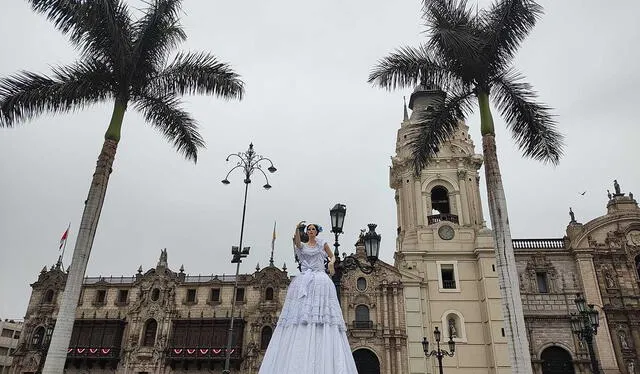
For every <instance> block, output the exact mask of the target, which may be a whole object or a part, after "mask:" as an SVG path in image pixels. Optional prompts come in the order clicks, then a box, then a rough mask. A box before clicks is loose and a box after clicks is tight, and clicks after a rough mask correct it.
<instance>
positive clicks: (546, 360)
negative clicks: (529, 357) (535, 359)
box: [540, 346, 575, 374]
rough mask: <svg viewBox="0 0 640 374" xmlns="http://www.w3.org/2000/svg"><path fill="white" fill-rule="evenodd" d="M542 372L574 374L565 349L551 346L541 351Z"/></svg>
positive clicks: (569, 356)
mask: <svg viewBox="0 0 640 374" xmlns="http://www.w3.org/2000/svg"><path fill="white" fill-rule="evenodd" d="M540 359H541V360H542V374H574V373H575V370H574V368H573V363H572V361H571V355H570V354H569V352H567V351H566V350H564V349H562V348H560V347H558V346H552V347H549V348H546V349H545V350H544V351H542V354H541V355H540Z"/></svg>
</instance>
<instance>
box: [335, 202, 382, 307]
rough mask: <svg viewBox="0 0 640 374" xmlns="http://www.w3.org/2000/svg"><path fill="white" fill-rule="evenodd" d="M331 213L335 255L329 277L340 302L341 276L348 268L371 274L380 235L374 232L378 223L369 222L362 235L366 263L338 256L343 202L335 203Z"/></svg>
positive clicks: (343, 208) (343, 215)
mask: <svg viewBox="0 0 640 374" xmlns="http://www.w3.org/2000/svg"><path fill="white" fill-rule="evenodd" d="M329 214H330V215H331V232H332V233H334V235H335V243H334V244H333V246H334V248H335V250H334V252H333V254H334V256H335V257H336V262H335V264H334V269H335V274H334V275H333V277H332V278H331V279H332V280H333V284H334V285H335V286H336V293H337V294H338V301H339V302H340V288H341V286H342V276H343V275H344V273H345V272H347V271H348V270H355V269H356V268H358V269H360V271H362V272H363V273H365V274H371V273H372V272H373V265H374V264H375V263H376V261H378V253H379V252H380V240H381V239H382V237H381V236H380V234H378V233H376V227H377V226H378V225H376V224H374V223H370V224H369V225H368V226H369V231H368V232H367V233H366V234H365V235H364V247H365V252H366V253H367V261H368V262H369V263H368V264H367V263H362V262H360V261H359V260H358V259H357V258H356V257H355V256H353V255H349V256H345V255H344V254H343V257H342V259H341V258H340V250H339V249H338V248H339V247H340V243H338V235H340V234H342V226H343V225H344V217H345V215H346V214H347V207H346V206H345V205H344V204H336V205H335V206H334V207H333V208H332V209H331V210H330V211H329Z"/></svg>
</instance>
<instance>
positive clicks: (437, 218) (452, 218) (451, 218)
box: [427, 213, 458, 225]
mask: <svg viewBox="0 0 640 374" xmlns="http://www.w3.org/2000/svg"><path fill="white" fill-rule="evenodd" d="M441 221H448V222H453V223H455V224H456V225H457V224H458V216H457V215H455V214H449V213H446V214H434V215H431V216H427V222H428V223H429V224H430V225H433V224H434V223H438V222H441Z"/></svg>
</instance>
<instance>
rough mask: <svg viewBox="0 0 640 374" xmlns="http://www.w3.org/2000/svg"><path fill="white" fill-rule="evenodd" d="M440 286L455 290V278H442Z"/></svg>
mask: <svg viewBox="0 0 640 374" xmlns="http://www.w3.org/2000/svg"><path fill="white" fill-rule="evenodd" d="M442 288H444V289H446V290H455V289H456V281H455V280H445V279H443V280H442Z"/></svg>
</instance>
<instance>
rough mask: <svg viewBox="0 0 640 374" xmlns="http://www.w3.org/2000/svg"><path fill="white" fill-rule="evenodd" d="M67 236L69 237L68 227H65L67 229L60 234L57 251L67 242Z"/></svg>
mask: <svg viewBox="0 0 640 374" xmlns="http://www.w3.org/2000/svg"><path fill="white" fill-rule="evenodd" d="M67 236H69V227H67V229H66V230H64V233H63V234H62V238H60V248H58V249H62V247H63V246H64V245H65V243H66V242H67Z"/></svg>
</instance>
